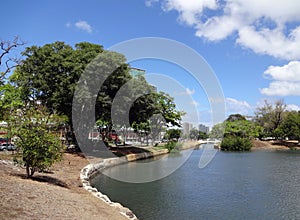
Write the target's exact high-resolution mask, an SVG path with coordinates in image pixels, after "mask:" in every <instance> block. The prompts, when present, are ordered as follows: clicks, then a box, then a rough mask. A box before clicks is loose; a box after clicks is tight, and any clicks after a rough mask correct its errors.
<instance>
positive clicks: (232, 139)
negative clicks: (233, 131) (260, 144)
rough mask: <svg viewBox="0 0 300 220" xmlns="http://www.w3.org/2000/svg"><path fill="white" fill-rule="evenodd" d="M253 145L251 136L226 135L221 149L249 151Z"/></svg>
mask: <svg viewBox="0 0 300 220" xmlns="http://www.w3.org/2000/svg"><path fill="white" fill-rule="evenodd" d="M251 147H252V142H251V140H250V139H249V138H243V137H238V136H226V137H224V138H223V140H222V143H221V150H224V151H249V150H251Z"/></svg>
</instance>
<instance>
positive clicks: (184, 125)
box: [182, 122, 193, 135]
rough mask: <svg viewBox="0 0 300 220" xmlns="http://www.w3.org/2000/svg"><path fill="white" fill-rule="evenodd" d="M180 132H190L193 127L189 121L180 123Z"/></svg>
mask: <svg viewBox="0 0 300 220" xmlns="http://www.w3.org/2000/svg"><path fill="white" fill-rule="evenodd" d="M182 128H183V130H182V134H183V135H189V134H190V131H191V130H192V129H193V124H191V123H188V122H184V123H182Z"/></svg>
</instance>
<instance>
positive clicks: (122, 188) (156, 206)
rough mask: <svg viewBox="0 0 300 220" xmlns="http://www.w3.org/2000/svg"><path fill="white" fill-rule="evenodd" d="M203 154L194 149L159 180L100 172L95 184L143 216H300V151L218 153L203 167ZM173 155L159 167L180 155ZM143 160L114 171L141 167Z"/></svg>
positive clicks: (239, 217)
mask: <svg viewBox="0 0 300 220" xmlns="http://www.w3.org/2000/svg"><path fill="white" fill-rule="evenodd" d="M201 154H202V150H201V149H200V150H194V151H193V152H192V154H191V156H190V157H189V159H188V160H187V161H186V162H185V163H184V164H183V165H182V166H181V167H180V168H179V169H177V170H176V171H175V172H174V173H172V174H171V175H169V176H167V177H165V178H163V179H160V180H157V181H153V182H148V183H126V182H121V181H118V180H115V179H112V178H110V177H107V176H106V175H103V174H99V175H98V176H96V177H95V178H94V179H93V180H92V181H91V184H92V185H93V186H95V187H96V188H98V189H99V190H100V191H101V192H103V193H104V194H106V195H108V196H109V197H110V198H111V200H112V201H117V202H120V203H121V204H123V205H124V206H126V207H129V208H130V209H131V210H132V211H133V212H134V213H135V214H136V215H137V217H138V218H139V219H142V220H143V219H144V220H148V219H149V220H152V219H163V220H171V219H172V220H174V219H178V220H179V219H180V220H181V219H190V220H194V219H195V220H198V219H226V220H228V219H300V152H298V151H276V152H264V151H256V152H250V153H228V152H218V153H217V154H216V155H215V157H214V159H213V160H212V161H211V162H210V163H209V164H208V165H207V166H206V167H205V168H202V169H200V168H199V167H198V163H199V159H200V157H201ZM168 157H169V156H168ZM170 157H171V158H170V159H169V160H165V159H163V160H159V163H161V166H158V167H165V166H167V165H168V164H172V160H174V159H175V160H176V158H177V157H174V155H173V156H170ZM145 162H146V161H143V162H142V163H145ZM138 163H141V162H137V163H136V162H131V163H128V164H124V165H121V166H117V167H113V168H110V170H109V172H110V173H118V172H120V170H121V171H122V172H124V170H127V171H126V172H136V170H135V166H137V165H138ZM135 164H136V165H135ZM157 169H159V168H157Z"/></svg>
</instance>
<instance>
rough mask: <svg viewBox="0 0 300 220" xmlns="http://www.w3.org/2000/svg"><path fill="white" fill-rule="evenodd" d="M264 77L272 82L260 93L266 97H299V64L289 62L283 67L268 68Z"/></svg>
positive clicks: (297, 62)
mask: <svg viewBox="0 0 300 220" xmlns="http://www.w3.org/2000/svg"><path fill="white" fill-rule="evenodd" d="M264 76H265V77H267V78H270V79H271V80H274V81H272V82H271V83H270V85H269V87H268V88H263V89H261V90H260V92H261V93H262V94H264V95H268V96H289V95H295V96H300V62H299V61H291V62H289V63H288V64H286V65H284V66H269V67H268V69H267V70H266V71H265V72H264Z"/></svg>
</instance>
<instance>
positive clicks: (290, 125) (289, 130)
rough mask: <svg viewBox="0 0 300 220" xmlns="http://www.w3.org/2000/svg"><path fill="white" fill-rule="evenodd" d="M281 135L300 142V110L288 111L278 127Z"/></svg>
mask: <svg viewBox="0 0 300 220" xmlns="http://www.w3.org/2000/svg"><path fill="white" fill-rule="evenodd" d="M277 132H278V133H280V134H281V137H283V138H284V137H288V138H289V139H295V140H298V141H299V142H300V112H299V111H298V112H296V111H292V112H288V113H287V115H286V117H285V119H284V120H283V122H282V123H281V124H280V126H279V127H278V128H277Z"/></svg>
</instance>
